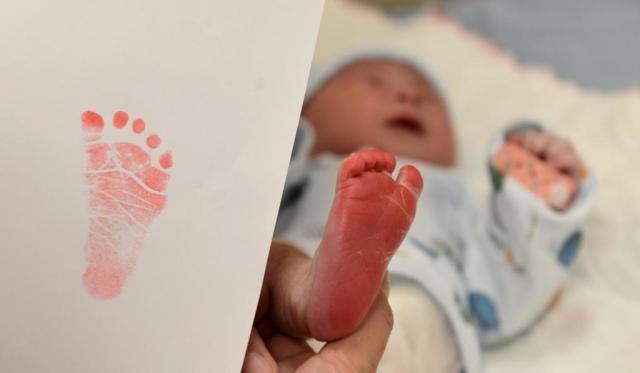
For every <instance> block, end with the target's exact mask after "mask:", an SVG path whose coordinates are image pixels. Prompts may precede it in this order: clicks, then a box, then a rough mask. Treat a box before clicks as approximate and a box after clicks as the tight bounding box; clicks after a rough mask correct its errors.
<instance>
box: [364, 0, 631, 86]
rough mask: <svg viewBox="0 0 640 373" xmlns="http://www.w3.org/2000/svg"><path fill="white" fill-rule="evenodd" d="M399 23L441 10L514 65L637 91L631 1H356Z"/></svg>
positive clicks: (575, 79)
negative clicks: (511, 57)
mask: <svg viewBox="0 0 640 373" xmlns="http://www.w3.org/2000/svg"><path fill="white" fill-rule="evenodd" d="M358 1H360V2H361V3H363V4H367V5H370V6H372V7H376V8H377V9H380V10H381V11H383V12H385V13H386V14H388V15H389V16H390V17H392V18H394V19H396V20H398V21H402V20H405V21H406V20H408V19H410V18H412V17H419V16H420V15H421V14H424V13H425V12H429V11H434V10H443V11H446V12H448V13H449V14H450V15H452V16H453V17H455V18H456V19H457V20H458V21H459V22H460V23H461V24H463V25H464V26H465V27H467V28H468V29H470V30H472V31H474V32H476V33H478V34H479V35H482V36H484V37H487V38H488V39H490V40H492V41H494V42H495V43H496V44H497V45H499V46H501V47H503V48H504V49H505V50H506V51H508V52H509V53H512V54H513V55H514V56H515V57H517V58H518V59H519V60H520V61H523V62H527V63H533V64H542V65H546V66H548V67H549V68H551V69H552V70H554V71H555V72H557V73H558V75H560V76H562V77H565V78H567V79H570V80H574V81H576V82H578V83H581V84H582V85H585V86H588V87H593V88H599V89H604V90H617V89H625V88H630V87H637V86H639V85H640V39H639V38H640V4H639V2H638V1H637V0H607V1H602V0H535V1H531V0H358Z"/></svg>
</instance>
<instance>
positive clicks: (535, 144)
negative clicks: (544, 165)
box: [522, 132, 553, 156]
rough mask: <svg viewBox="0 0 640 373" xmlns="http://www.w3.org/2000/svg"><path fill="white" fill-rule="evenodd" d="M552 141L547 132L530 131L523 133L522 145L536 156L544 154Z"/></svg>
mask: <svg viewBox="0 0 640 373" xmlns="http://www.w3.org/2000/svg"><path fill="white" fill-rule="evenodd" d="M552 141H553V136H551V135H549V134H547V133H535V132H530V133H526V134H524V137H523V144H522V145H523V146H524V148H525V149H527V150H529V151H530V152H532V153H534V154H536V155H538V156H544V155H545V154H546V150H547V149H548V147H549V145H550V144H551V142H552Z"/></svg>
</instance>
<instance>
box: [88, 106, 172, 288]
mask: <svg viewBox="0 0 640 373" xmlns="http://www.w3.org/2000/svg"><path fill="white" fill-rule="evenodd" d="M128 122H129V116H128V115H127V113H125V112H122V111H119V112H117V113H115V114H114V116H113V122H112V127H113V129H114V130H117V131H126V130H127V124H128ZM105 127H106V126H105V123H104V120H103V119H102V117H101V116H100V115H99V114H97V113H95V112H92V111H86V112H84V113H83V114H82V128H83V131H84V133H85V137H84V138H85V141H86V152H87V156H88V162H87V169H86V171H85V175H84V180H85V183H86V185H87V188H88V192H89V193H88V196H89V213H90V219H91V220H90V224H89V232H88V235H87V241H86V243H85V254H86V256H87V269H86V271H85V273H84V275H83V282H84V285H85V288H86V290H87V292H88V293H89V294H90V295H92V296H93V297H95V298H99V299H111V298H115V297H117V296H118V295H119V294H120V292H121V291H122V288H123V286H124V284H125V282H126V280H127V278H128V277H129V276H130V275H131V273H132V272H133V269H134V267H135V263H136V260H137V257H138V251H139V250H140V248H141V246H142V244H143V241H144V238H145V236H146V234H147V233H148V231H149V229H150V227H151V224H152V223H153V220H154V219H155V218H156V217H157V216H158V215H159V214H160V212H161V211H162V209H163V208H164V206H165V205H166V203H167V197H166V194H165V190H166V188H167V185H168V183H169V178H170V176H169V173H168V169H169V168H171V166H172V165H173V160H172V156H171V153H170V152H169V151H166V152H165V153H163V154H162V155H161V156H160V157H159V158H158V162H157V163H158V167H156V166H155V165H154V164H153V163H154V161H153V159H152V156H151V155H150V153H152V152H153V151H152V149H155V148H157V147H158V146H160V144H161V141H160V137H158V136H157V135H155V134H154V135H151V136H149V137H148V138H147V139H146V140H145V139H144V137H142V138H140V136H138V135H137V134H140V133H142V132H144V130H145V127H146V125H145V123H144V121H143V120H142V119H135V120H134V121H133V123H132V125H131V129H130V131H132V132H133V134H132V135H131V137H132V140H133V141H132V142H130V143H129V142H109V141H105V140H104V139H103V138H102V134H103V132H104V131H106V130H107V129H106V128H105ZM144 142H146V146H147V147H148V148H149V149H146V148H145V147H144V145H139V143H144Z"/></svg>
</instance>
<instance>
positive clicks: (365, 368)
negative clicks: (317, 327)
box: [319, 293, 393, 372]
mask: <svg viewBox="0 0 640 373" xmlns="http://www.w3.org/2000/svg"><path fill="white" fill-rule="evenodd" d="M392 327H393V312H392V311H391V307H390V306H389V302H388V301H387V298H386V296H385V295H384V294H382V293H380V294H378V297H377V298H376V301H375V303H374V304H373V306H372V307H371V310H370V311H369V314H368V315H367V317H366V318H365V320H364V322H363V323H362V324H361V325H360V327H359V328H358V329H357V330H356V331H355V332H354V333H353V334H351V335H349V336H347V337H345V338H343V339H340V340H337V341H334V342H330V343H327V344H326V345H325V346H324V347H323V348H322V350H320V355H319V356H320V357H322V358H323V359H324V360H326V361H327V362H328V363H329V364H332V365H333V366H335V370H337V371H339V372H342V371H345V372H346V371H355V372H375V371H376V368H377V366H378V363H379V362H380V359H381V358H382V354H383V353H384V349H385V347H386V346H387V340H388V339H389V335H390V334H391V329H392Z"/></svg>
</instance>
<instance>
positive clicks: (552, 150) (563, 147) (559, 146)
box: [546, 138, 574, 159]
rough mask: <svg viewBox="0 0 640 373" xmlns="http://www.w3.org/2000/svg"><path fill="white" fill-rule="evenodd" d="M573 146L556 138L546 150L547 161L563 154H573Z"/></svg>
mask: <svg viewBox="0 0 640 373" xmlns="http://www.w3.org/2000/svg"><path fill="white" fill-rule="evenodd" d="M573 152H574V150H573V146H572V145H571V143H570V142H569V141H567V140H564V139H560V138H556V139H554V141H552V142H551V144H550V145H549V148H548V149H547V157H546V158H547V159H551V158H553V157H556V156H558V155H562V154H564V153H573Z"/></svg>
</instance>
